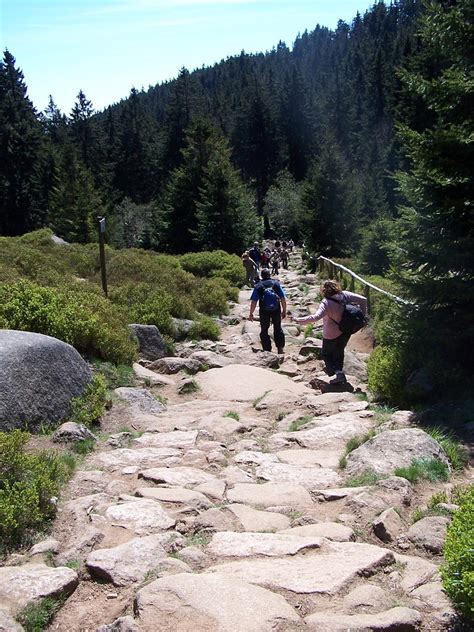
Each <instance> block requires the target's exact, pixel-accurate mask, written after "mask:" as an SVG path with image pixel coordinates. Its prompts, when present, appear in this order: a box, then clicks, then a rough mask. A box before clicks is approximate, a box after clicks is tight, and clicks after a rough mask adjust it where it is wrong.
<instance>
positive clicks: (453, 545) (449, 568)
mask: <svg viewBox="0 0 474 632" xmlns="http://www.w3.org/2000/svg"><path fill="white" fill-rule="evenodd" d="M473 542H474V487H473V486H471V487H470V488H469V489H468V490H467V491H466V492H465V494H464V495H463V497H462V498H461V501H460V508H459V509H458V510H457V511H456V512H455V514H454V516H453V519H452V521H451V523H450V525H449V526H448V532H447V535H446V541H445V543H444V550H443V554H444V559H445V564H444V565H443V566H442V567H441V577H442V579H443V587H444V590H445V591H446V593H447V594H448V596H449V597H450V598H451V600H452V601H453V604H454V606H455V607H456V608H457V610H459V612H461V613H462V614H463V615H465V617H466V618H467V619H468V620H469V621H474V548H473V546H472V543H473Z"/></svg>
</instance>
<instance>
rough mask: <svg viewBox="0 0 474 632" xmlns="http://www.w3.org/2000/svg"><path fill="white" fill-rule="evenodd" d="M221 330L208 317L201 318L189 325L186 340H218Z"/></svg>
mask: <svg viewBox="0 0 474 632" xmlns="http://www.w3.org/2000/svg"><path fill="white" fill-rule="evenodd" d="M220 332H221V330H220V329H219V325H218V324H217V323H215V322H214V321H213V320H212V318H209V317H208V316H201V317H200V318H199V320H197V321H196V322H195V323H194V324H193V325H191V327H190V329H189V332H188V338H191V340H219V336H220Z"/></svg>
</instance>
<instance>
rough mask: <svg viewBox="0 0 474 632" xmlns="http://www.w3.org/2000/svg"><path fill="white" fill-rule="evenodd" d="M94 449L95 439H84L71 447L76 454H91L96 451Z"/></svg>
mask: <svg viewBox="0 0 474 632" xmlns="http://www.w3.org/2000/svg"><path fill="white" fill-rule="evenodd" d="M94 448H95V441H94V439H83V440H82V441H77V442H76V443H73V444H72V445H71V450H72V451H73V452H74V453H75V454H89V452H93V451H94Z"/></svg>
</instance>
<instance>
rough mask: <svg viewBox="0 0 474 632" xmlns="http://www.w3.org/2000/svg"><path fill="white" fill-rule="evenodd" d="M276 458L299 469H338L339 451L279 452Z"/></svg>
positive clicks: (305, 450) (297, 450) (301, 449)
mask: <svg viewBox="0 0 474 632" xmlns="http://www.w3.org/2000/svg"><path fill="white" fill-rule="evenodd" d="M276 456H277V457H278V458H279V459H280V461H282V462H283V463H288V464H289V465H298V466H299V467H329V468H337V467H339V459H340V457H341V450H307V449H305V448H300V449H295V450H280V451H279V452H277V453H276Z"/></svg>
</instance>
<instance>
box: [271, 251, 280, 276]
mask: <svg viewBox="0 0 474 632" xmlns="http://www.w3.org/2000/svg"><path fill="white" fill-rule="evenodd" d="M269 263H270V264H271V266H272V274H278V265H279V263H280V253H279V252H278V250H274V251H273V252H272V254H271V256H270V260H269Z"/></svg>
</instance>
